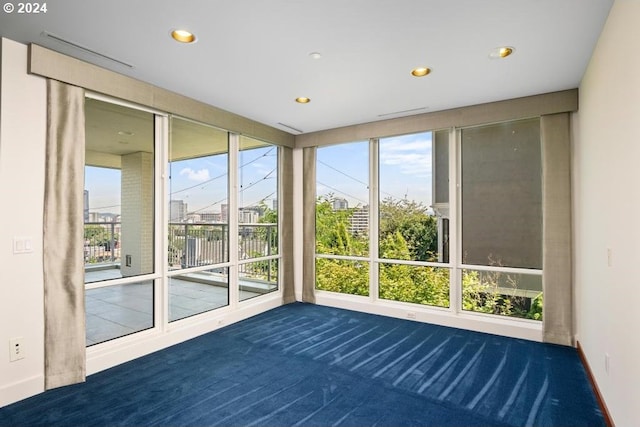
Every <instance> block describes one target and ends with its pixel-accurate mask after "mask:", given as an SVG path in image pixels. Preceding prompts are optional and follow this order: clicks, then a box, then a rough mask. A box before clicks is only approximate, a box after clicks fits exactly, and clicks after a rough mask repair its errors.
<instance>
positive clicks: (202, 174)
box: [180, 168, 211, 182]
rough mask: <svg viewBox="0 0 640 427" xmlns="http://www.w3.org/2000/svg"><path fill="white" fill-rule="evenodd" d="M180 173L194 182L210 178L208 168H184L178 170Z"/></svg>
mask: <svg viewBox="0 0 640 427" xmlns="http://www.w3.org/2000/svg"><path fill="white" fill-rule="evenodd" d="M180 175H186V176H187V179H189V180H190V181H196V182H203V181H207V180H209V179H211V178H210V176H209V169H200V170H198V171H194V170H193V169H191V168H184V169H182V170H181V171H180Z"/></svg>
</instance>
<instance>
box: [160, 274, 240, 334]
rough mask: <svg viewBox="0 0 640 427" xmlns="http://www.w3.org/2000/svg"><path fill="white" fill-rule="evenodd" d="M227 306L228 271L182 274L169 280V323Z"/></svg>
mask: <svg viewBox="0 0 640 427" xmlns="http://www.w3.org/2000/svg"><path fill="white" fill-rule="evenodd" d="M226 305H229V269H228V268H213V269H211V270H207V271H198V272H191V273H184V274H179V275H175V276H171V277H170V278H169V321H170V322H173V321H175V320H179V319H184V318H185V317H189V316H193V315H196V314H200V313H204V312H206V311H210V310H215V309H216V308H220V307H224V306H226Z"/></svg>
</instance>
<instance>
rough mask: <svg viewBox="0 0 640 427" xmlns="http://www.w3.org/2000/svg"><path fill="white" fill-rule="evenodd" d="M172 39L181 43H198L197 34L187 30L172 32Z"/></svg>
mask: <svg viewBox="0 0 640 427" xmlns="http://www.w3.org/2000/svg"><path fill="white" fill-rule="evenodd" d="M171 37H173V39H174V40H175V41H178V42H180V43H193V42H195V41H196V36H195V34H193V33H190V32H189V31H187V30H173V31H171Z"/></svg>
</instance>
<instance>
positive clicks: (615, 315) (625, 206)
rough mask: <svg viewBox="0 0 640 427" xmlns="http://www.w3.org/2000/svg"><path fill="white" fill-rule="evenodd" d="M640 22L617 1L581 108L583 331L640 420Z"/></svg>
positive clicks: (605, 380)
mask: <svg viewBox="0 0 640 427" xmlns="http://www.w3.org/2000/svg"><path fill="white" fill-rule="evenodd" d="M639 22H640V2H639V1H637V0H617V1H616V2H615V4H614V6H613V8H612V9H611V12H610V15H609V18H608V20H607V23H606V26H605V27H604V30H603V32H602V34H601V37H600V39H599V41H598V45H597V48H596V50H595V51H594V54H593V57H592V59H591V62H590V64H589V67H588V69H587V72H586V74H585V76H584V78H583V80H582V83H581V86H580V107H579V112H578V113H577V114H576V115H575V117H574V118H575V121H574V129H575V131H576V132H575V134H576V135H575V138H574V151H573V168H574V169H573V199H574V200H573V202H574V245H575V255H574V256H575V283H576V322H577V323H576V324H577V333H578V337H577V338H578V340H579V342H580V344H581V346H582V347H583V350H584V352H585V355H586V357H587V359H588V362H589V365H590V366H591V369H592V370H593V373H594V376H595V377H596V382H597V383H598V386H599V388H600V390H601V392H602V394H603V396H604V399H605V401H606V403H607V406H608V408H609V410H610V412H611V415H612V417H613V421H614V422H615V423H616V424H617V425H619V426H631V425H636V426H637V425H640V411H638V405H639V404H640V332H639V329H640V306H639V305H640V273H639V272H638V270H637V268H638V267H639V266H640V263H639V261H640V188H639V187H640V55H638V52H640V30H639V28H640V27H639V26H638V23H639ZM608 249H610V252H611V263H610V264H611V265H609V261H608V254H607V250H608ZM605 354H608V355H609V358H610V359H609V360H610V363H609V370H608V372H607V370H606V368H605Z"/></svg>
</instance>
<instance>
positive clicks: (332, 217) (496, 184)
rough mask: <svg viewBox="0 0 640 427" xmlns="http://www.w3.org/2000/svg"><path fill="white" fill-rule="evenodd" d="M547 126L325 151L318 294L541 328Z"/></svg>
mask: <svg viewBox="0 0 640 427" xmlns="http://www.w3.org/2000/svg"><path fill="white" fill-rule="evenodd" d="M539 126H540V125H539V119H527V120H519V121H513V122H505V123H498V124H491V125H486V126H477V127H470V128H464V129H458V130H453V129H445V130H438V131H426V132H421V133H415V134H407V135H399V136H392V137H384V138H372V139H371V140H369V141H368V142H355V143H346V144H339V145H333V146H325V147H318V148H317V154H316V179H317V184H316V193H317V201H316V235H315V237H316V256H315V258H316V261H315V262H316V270H315V275H316V289H318V290H320V291H331V292H337V293H342V294H353V295H359V296H369V299H370V301H373V302H376V301H393V302H399V303H411V304H420V305H428V306H434V307H439V308H442V309H445V310H448V311H449V312H451V313H454V314H459V313H465V312H466V313H471V312H474V313H482V314H489V315H499V316H505V317H518V318H526V319H532V320H541V319H542V261H541V260H542V243H541V242H542V209H541V204H542V182H541V149H540V129H539ZM407 307H408V306H407Z"/></svg>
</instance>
